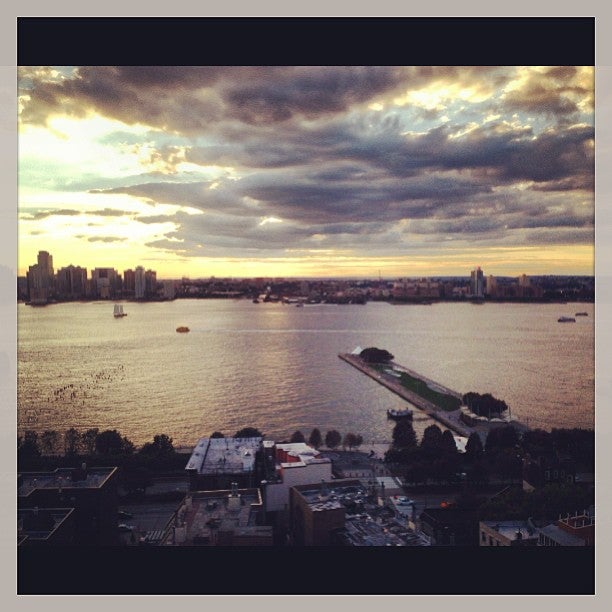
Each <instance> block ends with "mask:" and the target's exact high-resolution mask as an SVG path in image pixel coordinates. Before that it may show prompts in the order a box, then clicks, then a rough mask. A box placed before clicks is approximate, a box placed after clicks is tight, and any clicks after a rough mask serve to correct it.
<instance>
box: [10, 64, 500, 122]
mask: <svg viewBox="0 0 612 612" xmlns="http://www.w3.org/2000/svg"><path fill="white" fill-rule="evenodd" d="M498 72H499V69H497V68H492V67H456V66H416V67H398V66H387V67H384V66H383V67H376V66H330V67H325V66H315V67H307V66H277V67H267V66H263V67H248V66H247V67H240V66H216V67H215V66H212V67H210V66H197V67H196V66H162V67H159V66H144V67H143V66H88V67H80V68H77V69H76V70H75V71H74V74H73V75H72V77H71V78H64V79H62V80H53V79H51V78H49V76H48V75H45V76H44V78H43V77H42V76H40V75H38V76H37V73H36V72H35V71H34V72H32V71H30V72H28V71H24V72H22V73H21V74H22V75H23V77H22V81H23V82H22V85H23V88H24V93H25V88H27V94H28V95H29V97H30V99H29V100H24V111H23V115H22V118H23V120H25V121H27V122H32V123H43V124H44V123H45V121H46V118H47V117H48V116H49V115H51V114H53V113H56V112H57V111H58V110H60V111H62V112H65V113H69V114H72V115H73V116H77V117H84V116H85V115H86V114H87V113H88V112H89V111H90V110H94V111H96V112H98V113H100V114H102V115H105V116H107V117H111V118H115V119H120V120H121V121H124V122H125V123H127V124H128V125H132V124H134V123H142V124H144V125H150V126H152V127H156V128H161V129H169V130H176V131H178V132H185V133H192V132H193V131H194V130H197V129H201V128H205V127H209V128H210V127H216V124H217V122H219V121H221V120H227V121H231V120H238V121H241V122H243V123H246V124H253V125H260V124H262V123H265V122H286V121H288V120H291V119H296V118H307V119H314V118H319V117H325V116H328V115H330V114H337V113H341V112H345V111H347V110H348V109H350V108H351V107H353V106H354V105H363V104H364V103H367V102H369V101H370V100H374V99H377V98H378V97H380V96H386V95H396V94H401V93H403V92H405V91H406V89H407V88H409V87H413V88H415V87H416V88H418V87H422V86H425V85H427V84H428V83H431V82H439V81H441V80H445V79H458V78H461V79H463V80H464V81H465V82H467V83H471V84H473V85H474V86H480V87H482V86H485V87H486V86H488V84H487V83H486V78H487V76H489V77H490V78H492V77H493V76H494V75H496V73H498ZM497 78H500V75H499V74H497ZM502 78H503V77H502Z"/></svg>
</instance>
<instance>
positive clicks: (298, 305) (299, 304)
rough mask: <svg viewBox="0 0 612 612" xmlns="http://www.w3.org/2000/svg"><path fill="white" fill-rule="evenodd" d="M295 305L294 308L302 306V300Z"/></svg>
mask: <svg viewBox="0 0 612 612" xmlns="http://www.w3.org/2000/svg"><path fill="white" fill-rule="evenodd" d="M295 307H296V308H304V304H302V302H298V303H297V304H296V305H295Z"/></svg>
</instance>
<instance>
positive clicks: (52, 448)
mask: <svg viewBox="0 0 612 612" xmlns="http://www.w3.org/2000/svg"><path fill="white" fill-rule="evenodd" d="M40 449H41V451H42V452H43V453H44V454H46V455H54V454H55V453H57V451H58V450H59V434H58V433H57V431H55V430H49V429H47V430H46V431H43V433H42V435H41V436H40Z"/></svg>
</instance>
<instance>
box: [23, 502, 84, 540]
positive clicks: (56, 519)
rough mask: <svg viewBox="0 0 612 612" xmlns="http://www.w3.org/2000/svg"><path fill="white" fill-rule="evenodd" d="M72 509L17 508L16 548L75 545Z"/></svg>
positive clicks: (73, 510) (73, 513)
mask: <svg viewBox="0 0 612 612" xmlns="http://www.w3.org/2000/svg"><path fill="white" fill-rule="evenodd" d="M74 517H75V509H74V508H19V509H18V510H17V545H18V546H71V545H73V544H75V543H76V530H75V521H74Z"/></svg>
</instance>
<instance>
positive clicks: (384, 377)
mask: <svg viewBox="0 0 612 612" xmlns="http://www.w3.org/2000/svg"><path fill="white" fill-rule="evenodd" d="M338 357H340V359H342V360H343V361H346V362H347V363H349V364H350V365H352V366H353V367H354V368H357V369H358V370H360V371H361V372H363V373H364V374H366V375H367V376H369V377H370V378H373V379H374V380H375V381H376V382H378V383H379V384H381V385H383V386H384V387H387V389H389V390H390V391H392V392H393V393H395V394H396V395H399V396H400V397H401V398H402V399H404V400H406V401H407V402H409V403H410V404H412V405H413V406H415V407H416V408H418V409H419V410H422V411H423V412H424V413H425V414H427V416H429V417H431V418H432V419H434V420H436V421H438V422H439V423H441V424H442V425H444V426H445V427H447V428H448V429H450V430H451V431H454V432H455V433H457V434H459V435H460V436H464V437H466V438H469V436H470V434H472V433H473V432H476V433H478V435H479V436H480V437H481V439H482V441H483V443H484V441H485V439H486V437H487V433H488V432H489V431H490V430H491V429H493V428H494V427H499V426H503V425H512V426H513V427H515V428H516V429H517V430H518V431H519V432H520V431H526V430H527V429H528V427H527V426H526V425H524V424H523V423H519V422H518V421H509V422H491V421H485V422H482V423H479V424H478V425H474V426H470V425H467V424H465V423H464V422H463V421H461V420H460V416H461V410H459V409H457V410H451V411H447V410H443V409H442V408H440V407H439V406H436V405H435V404H433V403H432V402H430V401H429V400H427V399H425V398H424V397H421V396H420V395H418V394H417V393H415V392H414V391H411V390H409V389H407V388H406V387H404V385H402V383H401V382H399V380H398V379H397V378H396V377H394V376H392V375H391V374H385V373H384V372H380V371H378V370H376V369H375V368H373V367H371V366H370V365H369V364H368V363H366V362H365V361H363V359H361V357H359V355H354V354H351V353H340V354H339V355H338ZM387 365H388V367H389V368H390V369H391V368H392V369H393V370H395V371H397V372H406V373H407V374H409V375H410V376H412V377H413V378H416V379H418V380H420V381H422V382H424V383H425V384H426V385H427V386H428V387H429V388H430V389H433V390H434V391H438V392H440V393H445V394H447V395H450V396H452V397H456V398H458V399H462V397H463V395H462V394H461V393H458V392H457V391H453V390H452V389H448V388H447V387H444V386H443V385H441V384H439V383H437V382H435V381H433V380H430V379H429V378H426V377H425V376H422V375H421V374H418V373H417V372H414V371H413V370H410V369H408V368H406V367H405V366H402V365H400V364H397V363H394V362H389V364H387Z"/></svg>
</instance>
